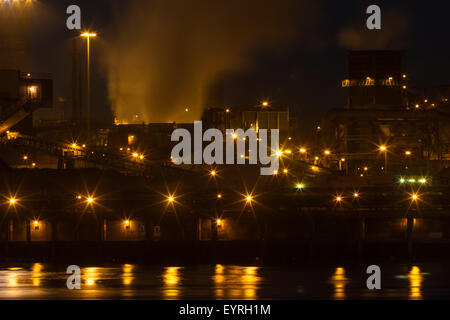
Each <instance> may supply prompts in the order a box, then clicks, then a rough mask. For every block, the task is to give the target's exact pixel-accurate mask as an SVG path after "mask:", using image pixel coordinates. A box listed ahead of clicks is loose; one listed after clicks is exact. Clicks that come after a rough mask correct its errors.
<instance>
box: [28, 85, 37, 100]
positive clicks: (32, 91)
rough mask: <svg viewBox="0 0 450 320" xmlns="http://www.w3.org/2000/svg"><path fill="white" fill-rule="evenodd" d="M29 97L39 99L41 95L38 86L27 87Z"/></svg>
mask: <svg viewBox="0 0 450 320" xmlns="http://www.w3.org/2000/svg"><path fill="white" fill-rule="evenodd" d="M27 94H28V99H37V98H38V97H39V88H38V87H37V86H29V87H28V88H27Z"/></svg>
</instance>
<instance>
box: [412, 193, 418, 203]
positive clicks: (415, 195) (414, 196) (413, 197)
mask: <svg viewBox="0 0 450 320" xmlns="http://www.w3.org/2000/svg"><path fill="white" fill-rule="evenodd" d="M411 199H412V200H414V201H416V200H418V199H419V196H418V195H417V194H416V193H414V194H413V195H412V196H411Z"/></svg>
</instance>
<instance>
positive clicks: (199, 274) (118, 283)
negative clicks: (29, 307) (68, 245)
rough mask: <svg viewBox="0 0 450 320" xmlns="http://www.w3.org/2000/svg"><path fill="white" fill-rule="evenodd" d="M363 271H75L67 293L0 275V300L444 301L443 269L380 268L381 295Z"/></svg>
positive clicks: (40, 267)
mask: <svg viewBox="0 0 450 320" xmlns="http://www.w3.org/2000/svg"><path fill="white" fill-rule="evenodd" d="M366 267H367V265H362V264H358V265H349V266H346V265H322V264H316V265H306V266H281V267H275V266H242V265H220V264H218V265H200V266H166V267H155V266H146V265H132V264H121V265H110V266H81V268H82V276H81V283H82V284H81V286H82V289H81V290H68V289H67V287H66V280H67V278H68V275H67V274H66V273H65V270H66V268H67V266H61V265H51V264H42V263H33V264H29V265H7V266H1V267H0V299H167V300H174V299H296V300H297V299H298V300H301V299H413V300H420V299H436V298H450V289H449V288H450V277H449V276H448V270H450V268H449V267H450V263H449V262H446V263H425V264H414V265H408V264H401V263H386V264H382V265H380V267H381V270H382V279H381V284H382V290H380V291H370V290H368V289H367V288H366V279H367V277H368V275H367V274H366V273H365V271H366Z"/></svg>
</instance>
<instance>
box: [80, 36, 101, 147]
mask: <svg viewBox="0 0 450 320" xmlns="http://www.w3.org/2000/svg"><path fill="white" fill-rule="evenodd" d="M81 36H82V37H83V38H86V41H87V60H86V61H87V62H86V65H87V84H86V85H87V140H88V143H90V142H91V49H90V44H91V38H95V37H96V36H97V34H96V33H91V32H85V33H82V34H81Z"/></svg>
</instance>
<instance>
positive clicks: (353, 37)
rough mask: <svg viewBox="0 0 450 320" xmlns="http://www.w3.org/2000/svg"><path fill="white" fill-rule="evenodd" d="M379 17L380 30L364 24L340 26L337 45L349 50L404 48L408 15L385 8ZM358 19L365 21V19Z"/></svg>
mask: <svg viewBox="0 0 450 320" xmlns="http://www.w3.org/2000/svg"><path fill="white" fill-rule="evenodd" d="M367 17H368V16H366V17H365V18H367ZM381 19H382V20H381V21H382V27H381V30H369V29H367V28H366V27H365V25H363V26H362V25H359V26H346V27H344V28H342V29H341V30H340V31H339V33H338V36H337V37H338V43H339V45H340V46H342V47H343V48H346V49H349V50H401V49H405V47H406V44H407V39H406V35H407V31H408V17H407V16H406V15H405V14H404V13H402V12H399V11H397V10H389V11H388V10H385V11H382V18H381ZM360 21H363V22H364V23H365V19H361V20H360Z"/></svg>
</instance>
